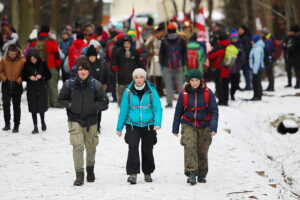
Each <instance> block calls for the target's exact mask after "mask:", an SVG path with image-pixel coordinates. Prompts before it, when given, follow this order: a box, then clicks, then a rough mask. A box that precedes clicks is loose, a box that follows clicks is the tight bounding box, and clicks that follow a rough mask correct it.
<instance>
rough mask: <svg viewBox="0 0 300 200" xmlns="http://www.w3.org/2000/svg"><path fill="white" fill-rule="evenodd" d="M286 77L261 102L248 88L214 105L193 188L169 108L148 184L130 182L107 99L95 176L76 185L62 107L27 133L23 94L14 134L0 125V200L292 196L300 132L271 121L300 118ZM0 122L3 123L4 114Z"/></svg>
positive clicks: (299, 177) (298, 184)
mask: <svg viewBox="0 0 300 200" xmlns="http://www.w3.org/2000/svg"><path fill="white" fill-rule="evenodd" d="M285 83H286V80H285V78H277V79H276V92H273V93H268V94H269V95H270V96H263V100H262V101H261V102H248V101H243V99H244V98H251V97H252V92H237V94H236V99H237V100H236V101H235V102H232V101H231V102H230V106H229V107H219V112H220V118H219V119H220V120H219V129H218V134H217V136H215V137H214V139H213V143H212V145H211V147H210V151H209V173H208V177H207V183H206V184H197V185H195V186H190V185H188V184H187V183H186V177H185V176H184V175H183V171H184V169H183V147H182V146H180V144H179V140H180V138H176V137H174V136H173V135H172V134H171V126H172V120H173V113H174V109H164V113H163V127H162V129H161V130H160V131H159V133H158V143H157V145H156V146H155V149H154V154H155V161H156V170H155V172H154V174H153V178H154V182H153V183H145V182H144V181H143V176H142V175H139V176H138V183H137V184H136V185H129V184H128V183H127V182H126V180H127V175H126V173H125V164H126V158H127V145H126V144H125V142H124V138H123V137H121V138H119V137H117V136H116V134H115V126H116V122H117V117H118V108H117V105H116V104H115V103H111V104H110V105H109V110H108V111H105V112H104V113H103V115H102V116H103V117H102V129H101V134H100V143H99V146H98V148H97V156H96V166H95V173H96V181H95V182H94V183H86V182H85V184H84V185H83V186H82V187H74V186H73V185H72V184H73V180H74V178H75V174H74V169H73V160H72V146H71V145H69V135H68V130H67V117H66V113H65V110H64V109H49V111H48V112H47V113H46V122H47V126H48V129H47V131H46V132H41V133H40V134H37V135H32V134H31V131H32V129H33V125H32V120H31V115H30V113H29V112H28V110H27V101H26V95H25V94H23V97H22V119H21V126H20V133H18V134H13V133H11V132H4V131H2V130H1V131H0V174H1V175H0V199H1V200H13V199H16V200H23V199H29V200H35V199H38V200H40V199H51V200H52V199H61V200H66V199H72V200H77V199H118V200H119V199H189V200H191V199H197V200H199V199H205V200H245V199H260V200H275V199H284V200H293V199H298V198H299V197H297V196H296V195H294V194H293V193H296V194H300V171H299V169H300V145H299V141H300V132H298V133H296V134H293V135H292V134H287V135H280V134H278V133H277V132H276V129H275V128H273V127H272V126H271V124H270V123H271V122H272V121H274V120H275V119H276V118H277V117H278V116H279V115H281V114H288V113H295V115H297V116H300V104H299V100H300V98H299V97H294V96H287V97H282V95H294V94H295V93H297V92H298V93H299V92H300V90H295V89H293V88H289V89H285V88H284V85H285ZM266 84H267V83H266V82H264V83H263V85H264V87H265V86H266ZM209 86H210V87H211V88H212V87H213V84H209ZM162 101H163V105H164V104H165V100H164V99H163V100H162ZM174 104H175V102H174ZM0 115H1V116H3V111H2V110H1V111H0ZM0 126H1V128H2V126H4V122H3V118H2V119H1V123H0ZM287 183H290V184H291V185H289V184H287Z"/></svg>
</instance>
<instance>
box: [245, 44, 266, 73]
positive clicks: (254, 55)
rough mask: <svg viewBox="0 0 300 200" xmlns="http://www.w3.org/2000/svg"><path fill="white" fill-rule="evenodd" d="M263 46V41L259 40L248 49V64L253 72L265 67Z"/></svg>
mask: <svg viewBox="0 0 300 200" xmlns="http://www.w3.org/2000/svg"><path fill="white" fill-rule="evenodd" d="M264 47H265V44H264V42H263V41H262V40H259V41H257V42H256V43H255V44H254V45H253V47H252V49H251V51H250V56H249V66H250V68H251V69H252V72H253V74H257V73H258V72H260V71H262V70H263V69H264V68H265V64H264Z"/></svg>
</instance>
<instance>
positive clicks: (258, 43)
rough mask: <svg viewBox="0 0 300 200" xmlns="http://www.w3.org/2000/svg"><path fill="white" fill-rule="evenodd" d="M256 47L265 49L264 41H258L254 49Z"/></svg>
mask: <svg viewBox="0 0 300 200" xmlns="http://www.w3.org/2000/svg"><path fill="white" fill-rule="evenodd" d="M256 47H262V48H265V43H264V42H263V41H262V39H260V40H258V41H257V42H256V43H255V44H254V45H253V48H256Z"/></svg>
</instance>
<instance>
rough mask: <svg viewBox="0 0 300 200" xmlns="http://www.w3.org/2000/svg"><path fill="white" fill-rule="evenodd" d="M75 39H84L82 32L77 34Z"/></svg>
mask: <svg viewBox="0 0 300 200" xmlns="http://www.w3.org/2000/svg"><path fill="white" fill-rule="evenodd" d="M76 39H79V40H83V39H84V34H83V33H82V32H78V33H77V34H76Z"/></svg>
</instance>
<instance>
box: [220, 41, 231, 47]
mask: <svg viewBox="0 0 300 200" xmlns="http://www.w3.org/2000/svg"><path fill="white" fill-rule="evenodd" d="M218 44H219V45H221V46H225V47H227V46H229V45H230V41H229V40H221V41H219V42H218Z"/></svg>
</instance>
